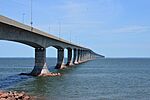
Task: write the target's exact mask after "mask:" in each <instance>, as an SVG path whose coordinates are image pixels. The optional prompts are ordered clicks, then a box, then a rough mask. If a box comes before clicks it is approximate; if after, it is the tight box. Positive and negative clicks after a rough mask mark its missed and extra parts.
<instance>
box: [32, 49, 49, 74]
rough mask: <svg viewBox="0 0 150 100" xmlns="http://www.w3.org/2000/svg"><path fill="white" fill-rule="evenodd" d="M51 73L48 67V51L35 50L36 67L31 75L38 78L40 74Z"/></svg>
mask: <svg viewBox="0 0 150 100" xmlns="http://www.w3.org/2000/svg"><path fill="white" fill-rule="evenodd" d="M47 73H49V71H48V68H47V65H46V49H45V48H35V66H34V69H33V70H32V72H31V75H33V76H38V75H40V74H47Z"/></svg>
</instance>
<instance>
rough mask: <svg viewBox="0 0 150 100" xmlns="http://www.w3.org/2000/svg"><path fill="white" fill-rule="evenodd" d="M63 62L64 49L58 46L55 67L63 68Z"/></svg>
mask: <svg viewBox="0 0 150 100" xmlns="http://www.w3.org/2000/svg"><path fill="white" fill-rule="evenodd" d="M63 62H64V49H63V48H58V49H57V65H56V67H55V69H61V68H63V67H64V65H63Z"/></svg>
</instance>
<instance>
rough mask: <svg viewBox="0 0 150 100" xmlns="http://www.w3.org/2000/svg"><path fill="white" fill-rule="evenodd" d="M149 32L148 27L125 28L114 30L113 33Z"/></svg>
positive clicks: (149, 28) (149, 27)
mask: <svg viewBox="0 0 150 100" xmlns="http://www.w3.org/2000/svg"><path fill="white" fill-rule="evenodd" d="M148 31H150V26H140V25H139V26H127V27H123V28H119V29H115V30H113V31H112V32H113V33H142V32H148Z"/></svg>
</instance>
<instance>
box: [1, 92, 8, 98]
mask: <svg viewBox="0 0 150 100" xmlns="http://www.w3.org/2000/svg"><path fill="white" fill-rule="evenodd" d="M8 96H9V94H8V93H3V94H2V95H1V96H0V98H7V97H8Z"/></svg>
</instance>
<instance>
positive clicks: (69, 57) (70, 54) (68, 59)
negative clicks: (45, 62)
mask: <svg viewBox="0 0 150 100" xmlns="http://www.w3.org/2000/svg"><path fill="white" fill-rule="evenodd" d="M67 50H68V58H67V64H66V66H70V65H72V49H70V48H68V49H67Z"/></svg>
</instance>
